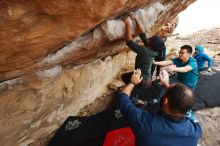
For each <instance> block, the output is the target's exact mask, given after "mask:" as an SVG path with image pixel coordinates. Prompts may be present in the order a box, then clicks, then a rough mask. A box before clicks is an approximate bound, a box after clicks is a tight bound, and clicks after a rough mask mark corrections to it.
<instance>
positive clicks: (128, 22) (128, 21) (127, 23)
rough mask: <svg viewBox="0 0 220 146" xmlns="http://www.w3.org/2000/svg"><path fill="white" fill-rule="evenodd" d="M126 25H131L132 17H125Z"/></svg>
mask: <svg viewBox="0 0 220 146" xmlns="http://www.w3.org/2000/svg"><path fill="white" fill-rule="evenodd" d="M124 23H125V24H126V25H131V19H130V17H125V19H124Z"/></svg>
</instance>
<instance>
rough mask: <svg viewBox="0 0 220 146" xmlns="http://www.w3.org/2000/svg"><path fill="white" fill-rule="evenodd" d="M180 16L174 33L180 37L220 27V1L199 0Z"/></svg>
mask: <svg viewBox="0 0 220 146" xmlns="http://www.w3.org/2000/svg"><path fill="white" fill-rule="evenodd" d="M178 16H179V23H178V26H177V28H176V29H175V31H174V33H179V34H180V35H187V34H191V33H193V32H196V31H198V30H201V29H207V28H211V27H215V26H220V0H197V1H195V2H194V3H193V4H191V5H190V6H188V8H187V9H186V10H184V11H182V12H181V13H180V14H179V15H178Z"/></svg>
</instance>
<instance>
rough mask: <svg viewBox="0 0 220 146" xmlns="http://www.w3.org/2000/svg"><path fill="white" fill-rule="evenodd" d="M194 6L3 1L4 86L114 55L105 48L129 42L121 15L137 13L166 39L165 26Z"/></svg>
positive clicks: (179, 2)
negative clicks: (55, 68)
mask: <svg viewBox="0 0 220 146" xmlns="http://www.w3.org/2000/svg"><path fill="white" fill-rule="evenodd" d="M193 1H194V0H176V1H169V0H160V1H153V0H113V1H108V0H96V1H89V0H82V1H77V0H59V1H58V0H55V1H49V0H46V1H37V0H35V1H28V2H27V1H25V0H18V1H16V2H14V1H8V0H2V1H1V2H0V8H1V13H0V20H1V21H0V31H1V34H0V81H4V80H8V79H12V78H16V77H19V76H23V75H24V74H29V73H31V72H33V71H36V70H42V69H44V68H51V67H53V66H54V65H55V64H60V65H65V64H69V63H72V64H75V65H79V64H81V63H83V62H88V61H89V59H91V58H92V59H95V58H98V57H102V55H99V56H98V55H96V54H97V53H98V52H107V53H104V54H105V55H108V54H110V53H108V51H109V50H106V48H105V47H103V46H112V44H115V43H116V42H119V39H120V38H121V37H123V33H124V24H123V22H122V21H121V20H120V16H122V15H124V14H126V13H128V12H132V11H135V14H137V15H138V16H139V17H138V18H139V19H141V20H143V23H144V24H145V29H146V30H148V32H149V33H150V34H151V35H153V34H160V35H165V34H163V33H162V34H161V31H162V29H163V28H164V26H165V25H166V24H167V23H170V22H171V21H172V20H173V19H174V18H175V17H176V16H177V14H178V13H179V12H181V11H182V10H184V9H185V8H186V7H187V6H188V5H189V4H191V3H192V2H193ZM138 8H142V9H141V10H138V11H136V10H137V9H138ZM108 19H109V21H106V20H108ZM113 40H114V41H113ZM71 41H72V43H70V44H68V42H71ZM66 44H68V45H67V46H66V47H64V48H63V46H65V45H66ZM102 47H103V48H102ZM67 48H69V49H67ZM109 52H111V51H109ZM115 52H118V51H115ZM67 54H68V55H67ZM47 56H49V57H47ZM45 57H46V58H45Z"/></svg>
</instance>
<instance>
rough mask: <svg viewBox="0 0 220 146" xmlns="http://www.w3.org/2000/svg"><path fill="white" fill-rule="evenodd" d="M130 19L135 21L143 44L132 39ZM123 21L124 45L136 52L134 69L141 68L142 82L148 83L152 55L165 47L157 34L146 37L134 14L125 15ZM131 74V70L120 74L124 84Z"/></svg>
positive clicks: (127, 81)
mask: <svg viewBox="0 0 220 146" xmlns="http://www.w3.org/2000/svg"><path fill="white" fill-rule="evenodd" d="M130 18H131V19H130ZM131 20H133V21H134V22H135V24H136V27H137V31H138V34H139V37H140V38H141V40H142V42H143V43H144V45H139V44H137V43H136V42H135V41H134V40H133V38H132V34H131V23H132V21H131ZM124 23H125V27H126V33H125V35H126V41H127V42H126V45H127V46H128V47H129V48H130V49H131V50H132V51H134V52H135V53H137V56H136V59H135V69H137V68H140V69H141V71H142V76H143V81H142V84H144V85H148V84H149V83H150V78H151V66H152V62H153V60H154V57H155V56H157V55H158V51H161V50H163V49H164V48H165V44H164V41H163V39H161V38H160V37H158V36H152V37H150V38H147V35H146V33H145V31H144V27H143V26H142V25H141V24H140V23H139V21H138V20H137V18H136V17H135V16H134V15H130V17H126V18H125V20H124ZM132 74H133V72H128V73H125V74H123V75H122V76H121V78H122V80H123V81H124V83H125V84H128V83H129V82H130V77H131V75H132Z"/></svg>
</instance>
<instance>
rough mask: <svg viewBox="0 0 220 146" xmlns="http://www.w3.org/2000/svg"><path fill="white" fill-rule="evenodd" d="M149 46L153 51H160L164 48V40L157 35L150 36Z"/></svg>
mask: <svg viewBox="0 0 220 146" xmlns="http://www.w3.org/2000/svg"><path fill="white" fill-rule="evenodd" d="M150 47H151V49H152V50H154V51H160V50H163V49H164V48H165V44H164V40H163V39H161V38H160V37H159V36H152V37H151V38H150Z"/></svg>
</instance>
